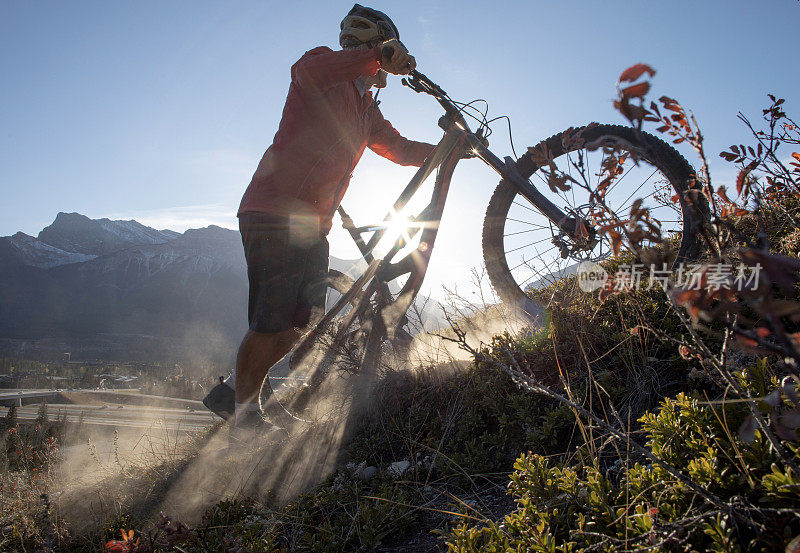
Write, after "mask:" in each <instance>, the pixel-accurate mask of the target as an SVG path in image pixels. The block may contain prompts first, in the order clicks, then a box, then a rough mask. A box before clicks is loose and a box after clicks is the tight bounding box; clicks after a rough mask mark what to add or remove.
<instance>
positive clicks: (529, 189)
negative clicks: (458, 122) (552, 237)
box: [462, 131, 576, 236]
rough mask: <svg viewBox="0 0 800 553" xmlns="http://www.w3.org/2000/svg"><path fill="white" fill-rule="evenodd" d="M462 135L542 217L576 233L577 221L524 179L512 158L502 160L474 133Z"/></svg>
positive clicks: (571, 232) (569, 232) (479, 156)
mask: <svg viewBox="0 0 800 553" xmlns="http://www.w3.org/2000/svg"><path fill="white" fill-rule="evenodd" d="M462 134H463V136H464V140H466V141H467V142H468V143H469V145H470V147H471V148H472V149H473V151H474V152H475V155H476V156H477V157H478V158H480V159H481V160H482V161H483V162H484V163H486V164H487V165H488V166H489V167H491V168H492V169H494V170H495V171H496V172H497V173H498V174H499V175H500V176H501V177H502V178H503V180H505V181H507V182H510V183H511V184H513V185H514V187H515V188H516V189H517V191H518V192H519V193H520V194H522V195H523V196H525V198H527V199H528V201H529V202H531V203H532V204H533V205H534V207H536V209H538V210H539V212H541V214H542V215H544V216H545V217H547V218H548V219H550V221H552V223H553V224H554V225H555V226H557V227H558V228H559V230H561V231H563V232H565V233H566V234H568V235H570V236H572V235H573V234H574V233H575V232H576V228H575V227H576V225H575V223H576V221H575V219H574V218H573V217H570V216H569V215H567V214H566V213H564V212H563V211H561V209H559V208H558V206H556V205H555V204H554V203H553V202H551V201H550V200H548V199H547V198H546V197H545V196H544V195H543V194H542V193H541V192H539V191H538V190H537V189H536V187H535V186H533V185H532V184H531V183H530V181H528V179H526V178H524V177H523V176H522V175H521V174H520V173H519V170H518V169H517V163H516V162H515V161H514V160H513V159H512V158H511V157H510V156H506V157H505V158H504V159H500V158H499V157H497V156H496V155H494V154H493V153H492V152H491V151H489V149H488V148H487V147H486V146H485V145H484V144H483V143H482V142H481V141H480V139H478V137H477V136H475V135H474V134H473V133H468V132H463V131H462Z"/></svg>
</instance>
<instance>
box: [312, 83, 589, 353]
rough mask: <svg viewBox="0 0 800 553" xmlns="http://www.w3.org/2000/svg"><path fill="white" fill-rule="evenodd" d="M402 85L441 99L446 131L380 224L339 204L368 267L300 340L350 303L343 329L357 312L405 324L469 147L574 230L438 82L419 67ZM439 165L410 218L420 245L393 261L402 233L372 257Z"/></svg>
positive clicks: (562, 226)
mask: <svg viewBox="0 0 800 553" xmlns="http://www.w3.org/2000/svg"><path fill="white" fill-rule="evenodd" d="M403 84H404V85H405V86H408V87H410V88H411V89H413V90H415V91H416V92H424V93H427V94H430V95H431V96H433V97H434V98H435V99H436V100H437V101H438V102H439V104H440V105H441V106H442V107H443V108H444V110H445V115H444V116H443V117H442V118H441V119H440V120H439V126H440V127H441V128H442V129H443V130H444V131H445V134H444V136H443V137H442V139H441V140H440V141H439V143H438V144H437V145H436V147H435V148H434V150H433V152H432V153H431V154H430V156H428V159H427V160H425V163H424V164H423V165H422V167H420V168H419V169H418V170H417V172H416V174H415V175H414V176H413V177H412V179H411V180H410V181H409V183H408V185H407V186H406V187H405V189H404V190H403V191H402V192H401V193H400V195H399V196H398V197H397V199H396V200H395V202H394V204H393V205H392V208H391V209H390V211H389V213H387V215H386V216H385V217H384V218H383V222H382V223H381V224H378V225H367V226H361V227H356V226H355V224H354V222H353V220H352V219H351V218H350V216H349V215H348V214H347V213H346V212H345V210H344V209H343V208H342V207H339V208H338V213H339V215H340V216H341V218H342V223H343V226H344V228H345V229H346V230H347V231H348V232H349V233H350V235H351V237H352V238H353V240H354V241H355V243H356V245H357V246H358V248H359V251H360V252H361V255H362V256H363V258H364V260H365V261H366V262H367V263H368V268H367V270H366V271H365V272H364V273H363V274H362V275H361V276H360V277H359V278H358V279H357V280H356V282H355V284H354V285H353V287H352V288H351V289H350V290H349V291H348V292H347V293H345V294H344V295H343V296H342V297H341V298H340V299H339V300H338V301H337V302H336V304H335V305H334V306H333V307H332V308H331V309H330V310H329V311H328V313H327V314H325V315H324V316H323V318H322V319H321V320H320V321H319V322H318V323H317V324H316V325H315V326H314V328H313V329H312V330H311V332H310V333H309V334H308V335H307V336H306V338H305V339H304V341H303V344H306V343H307V341H308V340H310V339H311V338H313V337H314V336H316V335H317V334H318V333H319V331H320V330H321V329H322V328H323V327H325V326H326V325H327V324H328V323H330V322H331V321H332V320H333V319H334V318H335V317H336V316H338V315H339V313H340V312H341V311H342V310H343V309H344V308H345V306H347V305H348V304H349V305H351V306H353V309H351V310H350V312H349V313H348V314H347V315H346V316H345V317H344V319H343V324H342V328H343V329H346V328H348V327H349V326H350V323H352V321H353V320H354V319H355V318H356V317H361V319H362V320H369V319H371V320H372V324H378V325H380V326H381V327H382V328H381V329H379V330H381V331H383V332H385V333H386V334H387V335H388V337H389V338H392V337H393V336H394V335H395V332H396V331H397V330H398V329H399V328H400V327H402V326H403V325H404V324H405V322H406V319H405V313H406V311H407V310H408V308H409V307H410V306H411V303H412V302H413V301H414V298H415V297H416V295H417V293H418V292H419V289H420V287H421V286H422V282H423V280H424V278H425V273H426V271H427V268H428V262H429V260H430V256H431V254H432V253H433V247H434V244H435V241H436V235H437V233H438V229H439V222H440V221H441V217H442V213H443V211H444V206H445V203H446V200H447V194H448V192H449V190H450V177H451V176H452V174H453V170H454V169H455V166H456V164H457V163H458V161H459V160H461V159H462V157H463V155H464V153H465V152H467V151H470V150H471V152H472V153H473V154H474V156H475V157H476V158H478V159H480V160H482V161H483V162H484V163H486V164H487V165H488V166H489V167H491V168H492V169H494V170H495V172H497V173H498V174H499V175H500V177H501V178H502V179H504V180H506V181H509V182H511V183H513V184H514V186H515V187H516V188H517V189H518V191H519V192H520V194H521V195H523V196H524V197H525V198H527V199H528V200H529V201H530V203H531V204H532V205H533V206H534V207H535V208H536V209H538V210H539V211H540V212H541V213H542V214H543V215H544V216H545V217H547V218H548V219H549V220H550V221H551V222H552V223H553V225H554V226H555V227H557V228H558V229H559V230H561V231H563V232H565V233H568V234H572V232H574V230H575V229H574V226H575V225H574V223H575V219H573V218H571V217H569V216H568V215H567V214H565V213H564V212H563V211H562V210H561V209H559V208H558V207H557V206H556V205H554V204H553V203H552V202H551V201H550V200H548V199H547V198H546V197H545V196H544V195H542V193H541V192H539V191H538V190H537V189H536V187H535V186H533V185H532V184H531V183H530V182H529V181H528V179H526V178H523V177H522V176H521V175H520V173H519V171H518V170H517V166H516V161H515V160H514V159H512V158H511V157H509V156H507V157H505V158H503V159H500V158H499V157H498V156H496V155H495V154H494V153H492V152H491V151H490V150H489V149H488V148H487V146H486V145H484V143H483V140H482V136H481V135H480V131H479V132H478V133H475V132H473V131H471V130H470V128H469V126H468V125H467V122H466V120H465V119H464V117H463V116H462V114H461V110H460V109H459V108H458V107H457V106H456V105H455V104H454V103H453V102H452V101H451V100H450V99H449V98H448V97H447V94H446V93H445V92H444V91H443V90H442V89H441V88H440V87H439V86H438V85H436V84H435V83H433V82H432V81H430V79H428V78H427V77H425V75H423V74H422V73H419V72H417V71H412V72H411V74H410V75H409V79H403ZM437 169H438V170H439V171H438V173H437V176H436V182H435V184H434V187H433V192H432V194H431V200H430V202H429V203H428V205H427V206H426V207H425V208H424V209H423V210H422V211H421V212H420V213H419V214H418V215H417V216H416V217H413V218H410V220H411V221H412V222H413V223H415V226H413V227H411V229H410V232H409V238H413V237H414V236H415V235H416V233H417V232H418V231H419V230H420V229H422V235H421V236H420V242H419V246H418V247H417V248H416V249H414V250H413V251H412V252H411V253H409V254H407V255H406V256H404V257H403V258H402V259H400V260H399V261H397V262H392V259H393V258H394V256H395V255H396V254H397V253H398V252H400V250H402V249H403V248H404V247H405V246H406V245H407V240H406V238H405V237H404V236H400V237H399V238H397V240H396V241H395V243H394V245H393V246H392V247H391V248H390V250H389V252H388V253H387V254H386V255H385V256H384V257H383V258H376V257H375V256H374V255H373V252H374V249H375V247H376V246H377V245H378V243H379V242H380V241H381V239H382V238H383V237H384V235H385V233H386V229H387V223H388V222H390V220H391V219H392V217H393V216H394V214H396V213H399V212H400V211H401V210H402V209H403V208H404V207H405V206H406V205H407V204H408V202H409V200H411V198H412V197H413V196H414V195H415V194H416V193H417V191H418V190H419V189H420V187H421V186H422V184H423V183H424V182H425V180H426V179H427V178H428V177H429V176H430V175H431V174H432V173H433V172H434V171H435V170H437ZM370 233H371V236H369V238H368V240H365V237H364V235H365V234H370ZM405 274H408V275H409V278H408V280H407V281H406V283H405V284H404V286H403V288H402V289H401V291H400V293H399V294H398V295H397V297H396V298H394V299H392V295H391V293H390V290H389V286H388V283H389V282H391V281H392V280H394V279H396V278H398V277H400V276H402V275H405ZM373 297H375V298H377V300H378V301H377V313H375V315H380V316H373V317H365V315H366V312H367V310H368V309H370V307H371V305H370V301H371V298H373ZM303 347H304V346H303V345H301V346H300V348H301V349H302V348H303Z"/></svg>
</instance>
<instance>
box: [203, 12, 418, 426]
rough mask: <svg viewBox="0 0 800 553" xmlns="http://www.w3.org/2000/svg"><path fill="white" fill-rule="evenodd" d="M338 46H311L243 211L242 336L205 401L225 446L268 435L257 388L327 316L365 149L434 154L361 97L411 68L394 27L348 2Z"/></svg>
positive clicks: (398, 157)
mask: <svg viewBox="0 0 800 553" xmlns="http://www.w3.org/2000/svg"><path fill="white" fill-rule="evenodd" d="M339 44H340V45H341V47H342V50H337V51H334V50H331V49H330V48H327V47H325V46H320V47H317V48H314V49H313V50H309V51H308V52H306V53H305V54H304V55H303V56H302V57H301V58H300V59H299V60H298V61H297V63H295V64H294V65H293V66H292V68H291V84H290V85H289V93H288V96H287V98H286V105H285V106H284V109H283V115H282V118H281V122H280V125H279V127H278V132H277V133H276V134H275V138H274V140H273V143H272V145H271V146H270V147H269V148H268V149H267V151H266V153H265V154H264V156H263V157H262V158H261V162H260V163H259V164H258V168H257V169H256V171H255V174H254V175H253V178H252V180H251V181H250V185H249V186H248V187H247V190H246V191H245V193H244V197H243V198H242V201H241V204H240V206H239V212H238V217H239V229H240V231H241V234H242V244H243V246H244V253H245V259H246V261H247V276H248V280H249V286H250V292H249V305H248V321H249V329H248V330H247V332H246V334H245V336H244V338H243V340H242V342H241V345H240V346H239V350H238V352H237V356H236V370H235V372H234V373H232V374H231V376H229V377H228V378H227V379H225V380H224V381H221V382H220V384H218V385H217V386H215V387H214V388H213V389H212V390H211V391H210V392H209V394H208V395H207V396H206V397H205V398H204V399H203V403H204V404H205V405H206V407H208V408H209V409H210V410H211V411H213V412H214V413H216V414H218V415H220V416H221V417H223V418H225V419H232V420H233V425H232V430H231V432H232V434H231V436H232V438H233V439H242V440H246V439H247V438H248V436H252V435H253V434H254V433H256V432H259V431H262V430H268V429H270V428H272V424H271V423H270V422H268V421H267V420H266V419H265V418H264V416H263V414H262V412H261V408H260V403H259V395H260V390H261V387H262V385H263V383H264V379H265V378H266V376H267V374H268V372H269V370H270V369H271V368H272V366H273V365H275V363H277V362H278V361H280V360H281V358H283V357H284V356H285V355H286V354H287V353H288V352H289V351H290V350H291V348H292V347H293V345H294V344H295V343H296V342H297V340H298V339H299V338H300V336H301V334H302V329H303V328H304V327H306V326H307V325H308V324H309V321H310V319H311V318H312V312H316V311H318V310H324V307H325V294H326V286H325V283H324V279H325V277H326V275H327V271H328V241H327V238H326V236H327V234H328V232H329V231H330V229H331V222H332V219H333V215H334V213H335V212H336V209H337V208H338V206H339V204H340V203H341V201H342V197H343V196H344V193H345V191H346V190H347V186H348V183H349V181H350V177H351V174H352V172H353V169H354V168H355V166H356V164H357V163H358V161H359V159H360V158H361V155H362V154H363V152H364V149H365V148H366V147H369V148H370V149H371V150H372V151H374V152H375V153H377V154H379V155H381V156H383V157H385V158H387V159H389V160H391V161H393V162H395V163H397V164H400V165H410V166H417V167H419V166H420V165H422V164H423V162H424V161H425V158H426V157H427V156H428V154H430V152H431V151H432V150H433V148H434V146H433V145H431V144H426V143H422V142H414V141H412V140H407V139H406V138H403V137H402V136H401V135H400V134H399V133H398V132H397V131H396V130H395V129H394V127H393V126H392V125H391V124H390V123H389V122H388V121H386V120H385V119H384V118H383V115H382V114H381V112H380V110H379V109H378V106H377V103H376V102H375V101H374V100H373V98H372V93H371V92H370V91H369V89H370V88H372V87H376V88H383V87H385V86H386V74H387V73H393V74H396V75H405V74H408V73H409V72H410V71H411V70H413V69H414V68H415V67H416V62H415V60H414V57H413V56H411V55H409V53H408V50H407V49H406V48H405V46H403V44H402V43H401V42H400V41H399V33H398V31H397V27H395V25H394V23H393V22H392V21H391V19H389V17H388V16H387V15H386V14H384V13H382V12H379V11H377V10H373V9H371V8H367V7H363V6H360V5H358V4H356V5H355V6H353V9H352V10H350V13H348V14H347V16H346V17H345V18H344V20H343V21H342V23H341V32H340V34H339ZM387 46H388V47H391V48H385V47H387ZM382 52H392V54H391V56H383V55H382Z"/></svg>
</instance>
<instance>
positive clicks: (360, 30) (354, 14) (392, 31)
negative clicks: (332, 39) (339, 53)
mask: <svg viewBox="0 0 800 553" xmlns="http://www.w3.org/2000/svg"><path fill="white" fill-rule="evenodd" d="M392 38H394V39H398V40H399V39H400V33H399V32H397V27H395V25H394V23H392V20H391V19H389V16H388V15H386V14H385V13H383V12H379V11H378V10H373V9H372V8H366V7H364V6H362V5H360V4H356V5H355V6H353V9H352V10H350V13H348V14H347V17H345V18H344V19H343V20H342V24H341V32H340V33H339V44H340V45H341V46H342V48H347V47H353V46H358V45H359V44H368V45H370V46H375V45H377V44H380V43H381V42H383V41H386V40H389V39H392Z"/></svg>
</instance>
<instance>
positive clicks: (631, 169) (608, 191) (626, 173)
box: [606, 163, 658, 201]
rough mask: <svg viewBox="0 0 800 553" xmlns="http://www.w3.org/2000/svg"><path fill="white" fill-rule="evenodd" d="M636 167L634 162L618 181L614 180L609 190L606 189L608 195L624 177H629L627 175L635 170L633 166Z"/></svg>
mask: <svg viewBox="0 0 800 553" xmlns="http://www.w3.org/2000/svg"><path fill="white" fill-rule="evenodd" d="M634 167H636V164H635V163H634V164H633V165H631V167H630V169H628V170H627V171H625V174H623V175H622V176H621V177H620V178H619V179H617V181H616V182H614V184H612V185H611V186H610V187H609V188H608V190H607V191H606V196H608V195H609V194H610V193H611V191H612V190H614V188H615V187H616V186H617V185H618V184H619V183H621V182H622V179H624V178H625V177H627V176H628V173H630V172H631V171H633V168H634ZM657 170H658V169H656V171H657ZM651 176H652V175H651ZM626 201H627V200H626Z"/></svg>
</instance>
